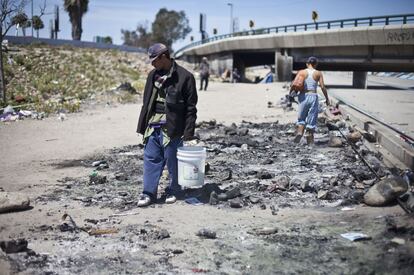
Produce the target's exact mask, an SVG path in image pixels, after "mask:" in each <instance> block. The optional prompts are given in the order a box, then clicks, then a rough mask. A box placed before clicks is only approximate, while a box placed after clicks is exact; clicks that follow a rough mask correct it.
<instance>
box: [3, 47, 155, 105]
mask: <svg viewBox="0 0 414 275" xmlns="http://www.w3.org/2000/svg"><path fill="white" fill-rule="evenodd" d="M145 59H146V55H145V54H143V53H126V52H120V51H118V50H98V49H86V48H74V47H70V46H62V47H51V46H47V45H41V44H40V45H39V44H38V45H30V46H13V47H11V48H10V49H9V51H8V52H7V53H6V55H5V64H6V68H5V74H6V80H7V88H8V89H7V97H8V100H9V101H8V104H10V105H13V106H16V105H23V106H24V107H25V109H31V110H36V111H38V112H46V113H53V112H61V111H63V112H76V111H79V109H80V107H81V105H82V103H85V102H89V101H93V102H98V103H99V102H102V103H106V102H114V101H117V102H121V103H124V102H135V101H136V100H137V98H138V96H139V94H141V93H142V91H143V88H144V84H145V78H146V74H147V73H148V72H149V71H150V70H151V66H150V65H148V64H146V63H145ZM125 83H129V84H131V85H125ZM121 84H124V85H121ZM119 86H123V87H124V88H123V89H117V87H119ZM131 86H132V87H133V89H132V88H131Z"/></svg>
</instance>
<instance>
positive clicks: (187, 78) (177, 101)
mask: <svg viewBox="0 0 414 275" xmlns="http://www.w3.org/2000/svg"><path fill="white" fill-rule="evenodd" d="M173 62H175V61H173ZM154 73H155V69H154V70H152V71H151V72H150V73H149V74H148V78H147V82H146V84H145V90H144V98H143V105H142V108H141V113H140V115H139V120H138V127H137V133H140V134H144V133H145V130H146V128H147V126H148V120H149V118H150V116H151V114H152V112H153V110H154V105H155V101H154V102H152V104H151V102H150V100H151V95H152V92H153V90H154V87H153V86H154V81H153V80H154ZM163 88H164V90H165V91H166V94H167V95H166V100H165V101H166V102H165V113H166V120H167V124H166V128H167V135H168V136H169V137H170V138H177V137H184V138H190V137H192V136H194V130H195V122H196V119H197V108H196V105H197V100H198V96H197V90H196V85H195V79H194V76H193V74H191V73H190V72H189V71H187V70H186V69H184V68H183V67H181V66H179V65H178V64H177V63H175V70H174V71H173V73H172V75H171V77H170V78H168V79H167V80H166V81H165V83H164V84H163ZM150 105H151V106H150Z"/></svg>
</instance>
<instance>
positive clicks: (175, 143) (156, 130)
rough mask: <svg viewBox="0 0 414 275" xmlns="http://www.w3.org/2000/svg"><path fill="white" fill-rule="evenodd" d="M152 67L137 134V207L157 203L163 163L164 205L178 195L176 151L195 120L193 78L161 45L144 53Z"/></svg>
mask: <svg viewBox="0 0 414 275" xmlns="http://www.w3.org/2000/svg"><path fill="white" fill-rule="evenodd" d="M148 56H149V62H150V63H151V64H152V66H153V67H154V68H155V69H154V70H152V71H151V72H150V73H149V75H148V78H147V82H146V84H145V89H144V98H143V105H142V109H141V113H140V116H139V120H138V127H137V132H138V133H140V134H142V135H143V138H144V144H145V147H144V177H143V178H144V190H143V192H142V195H141V196H140V198H139V200H138V206H139V207H143V206H148V205H150V204H151V203H153V202H156V200H157V191H158V183H159V180H160V177H161V174H162V171H163V170H164V166H165V164H167V168H168V174H169V185H168V188H167V189H166V198H165V202H166V203H174V202H175V201H176V199H177V195H179V193H180V192H181V187H180V186H179V185H178V175H177V169H178V167H177V166H178V163H177V148H178V147H180V146H183V140H191V139H193V137H194V129H195V121H196V118H197V108H196V104H197V99H198V98H197V90H196V85H195V79H194V76H193V75H192V74H191V73H190V72H188V71H187V70H186V69H184V68H183V67H181V66H179V65H178V64H177V63H176V62H175V61H174V59H172V58H171V57H170V52H169V50H168V48H167V47H166V46H165V45H164V44H161V43H157V44H154V45H152V46H151V47H150V48H149V50H148Z"/></svg>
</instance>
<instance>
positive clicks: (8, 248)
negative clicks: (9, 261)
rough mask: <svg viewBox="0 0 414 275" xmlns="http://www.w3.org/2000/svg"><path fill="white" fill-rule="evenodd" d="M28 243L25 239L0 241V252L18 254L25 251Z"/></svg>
mask: <svg viewBox="0 0 414 275" xmlns="http://www.w3.org/2000/svg"><path fill="white" fill-rule="evenodd" d="M27 245H28V242H27V240H25V239H17V240H10V241H0V247H1V250H3V251H4V252H5V253H7V254H11V253H19V252H24V251H26V250H27Z"/></svg>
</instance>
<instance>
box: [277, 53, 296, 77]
mask: <svg viewBox="0 0 414 275" xmlns="http://www.w3.org/2000/svg"><path fill="white" fill-rule="evenodd" d="M292 69H293V58H292V57H291V56H288V55H287V54H286V52H285V53H284V54H282V52H281V51H276V52H275V81H278V82H281V81H291V79H292Z"/></svg>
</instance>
